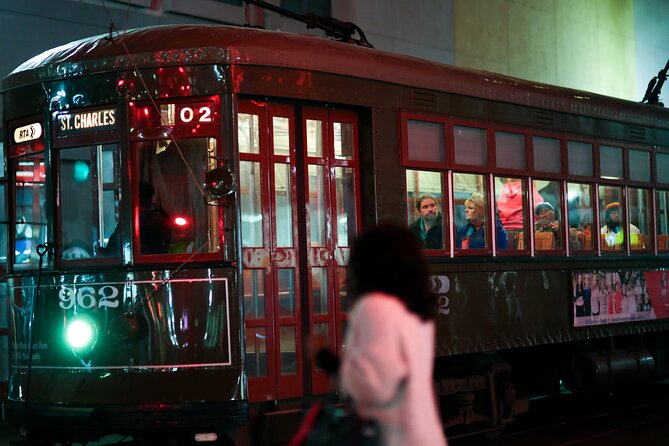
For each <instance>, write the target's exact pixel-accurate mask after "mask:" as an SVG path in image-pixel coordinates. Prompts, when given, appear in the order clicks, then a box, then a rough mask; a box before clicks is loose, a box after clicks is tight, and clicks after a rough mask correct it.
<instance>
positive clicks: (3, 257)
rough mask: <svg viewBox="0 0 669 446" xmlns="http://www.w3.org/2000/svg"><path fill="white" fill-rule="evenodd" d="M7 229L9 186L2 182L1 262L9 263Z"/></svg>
mask: <svg viewBox="0 0 669 446" xmlns="http://www.w3.org/2000/svg"><path fill="white" fill-rule="evenodd" d="M7 229H8V224H7V187H6V184H4V183H0V263H7ZM0 286H2V285H0ZM0 306H2V304H0Z"/></svg>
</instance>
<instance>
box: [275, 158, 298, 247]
mask: <svg viewBox="0 0 669 446" xmlns="http://www.w3.org/2000/svg"><path fill="white" fill-rule="evenodd" d="M290 180H291V178H290V164H275V165H274V203H275V206H276V243H277V246H278V247H280V248H290V247H292V246H293V225H294V221H293V204H292V194H291V190H292V188H291V184H290Z"/></svg>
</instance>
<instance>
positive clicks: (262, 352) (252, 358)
mask: <svg viewBox="0 0 669 446" xmlns="http://www.w3.org/2000/svg"><path fill="white" fill-rule="evenodd" d="M245 369H246V376H248V377H249V378H257V377H261V376H267V334H266V332H265V329H264V328H262V327H246V364H245Z"/></svg>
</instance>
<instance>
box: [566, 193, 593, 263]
mask: <svg viewBox="0 0 669 446" xmlns="http://www.w3.org/2000/svg"><path fill="white" fill-rule="evenodd" d="M567 212H568V217H569V249H571V250H576V251H580V250H591V249H593V247H594V245H593V242H592V240H593V238H592V230H593V226H592V225H593V219H594V217H593V216H594V211H593V204H592V187H591V186H590V185H589V184H580V183H567Z"/></svg>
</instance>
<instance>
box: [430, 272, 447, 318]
mask: <svg viewBox="0 0 669 446" xmlns="http://www.w3.org/2000/svg"><path fill="white" fill-rule="evenodd" d="M430 289H431V291H432V292H433V293H435V294H439V314H440V315H445V316H448V315H449V314H451V309H450V308H449V306H448V305H449V303H450V301H449V299H448V296H447V295H446V293H448V290H450V289H451V281H450V280H448V276H430Z"/></svg>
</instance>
